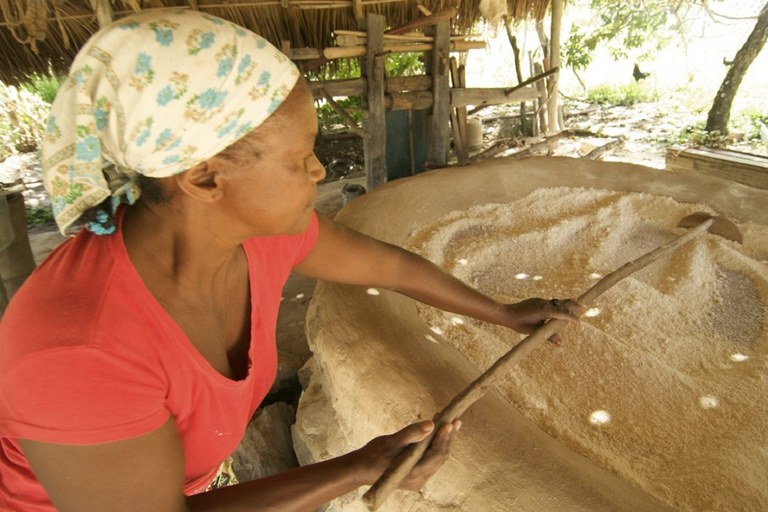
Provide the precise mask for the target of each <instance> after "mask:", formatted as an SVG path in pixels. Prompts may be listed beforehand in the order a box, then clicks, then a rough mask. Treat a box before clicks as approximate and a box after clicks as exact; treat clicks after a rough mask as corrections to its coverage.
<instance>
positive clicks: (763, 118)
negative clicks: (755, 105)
mask: <svg viewBox="0 0 768 512" xmlns="http://www.w3.org/2000/svg"><path fill="white" fill-rule="evenodd" d="M732 124H733V126H734V127H735V128H736V129H737V130H738V131H743V132H744V138H745V139H746V140H750V141H761V142H762V143H763V144H766V145H768V137H765V136H764V134H765V133H766V132H768V112H744V113H743V114H742V115H741V116H739V117H737V118H735V119H733V120H732ZM761 130H762V131H761Z"/></svg>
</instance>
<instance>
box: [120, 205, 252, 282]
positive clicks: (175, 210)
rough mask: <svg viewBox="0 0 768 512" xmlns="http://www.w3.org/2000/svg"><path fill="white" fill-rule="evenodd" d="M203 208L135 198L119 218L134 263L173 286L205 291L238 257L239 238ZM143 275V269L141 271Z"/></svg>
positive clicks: (239, 248) (239, 254)
mask: <svg viewBox="0 0 768 512" xmlns="http://www.w3.org/2000/svg"><path fill="white" fill-rule="evenodd" d="M215 226H216V223H215V221H214V219H212V218H211V216H210V215H203V212H190V211H189V210H185V209H184V208H182V207H178V206H176V205H174V204H172V203H171V204H162V205H156V204H151V203H147V202H145V201H141V200H140V201H139V202H137V203H136V204H135V205H133V206H131V207H128V209H127V210H126V212H125V215H124V217H123V239H124V241H125V246H126V250H127V251H128V255H129V257H130V259H131V261H132V262H133V264H134V266H136V268H137V269H139V270H140V271H141V270H143V269H152V270H150V273H151V274H156V273H157V274H159V275H161V276H163V277H165V278H166V279H170V280H171V281H173V282H174V283H176V284H177V285H182V284H184V285H186V286H192V287H195V288H198V287H199V288H201V289H203V290H204V289H205V288H206V287H207V286H209V285H210V283H212V282H215V281H216V280H217V279H219V278H220V277H221V274H222V272H223V271H224V272H226V271H227V270H228V269H229V268H230V267H231V266H232V264H233V263H234V262H235V261H236V260H237V259H238V258H239V257H240V256H241V254H242V248H241V244H240V242H239V241H237V240H235V239H227V238H226V233H225V231H226V230H217V229H215ZM142 273H143V272H142Z"/></svg>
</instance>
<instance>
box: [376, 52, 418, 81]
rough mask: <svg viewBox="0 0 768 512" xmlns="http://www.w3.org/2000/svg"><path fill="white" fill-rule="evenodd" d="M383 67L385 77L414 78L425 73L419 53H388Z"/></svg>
mask: <svg viewBox="0 0 768 512" xmlns="http://www.w3.org/2000/svg"><path fill="white" fill-rule="evenodd" d="M384 66H385V68H386V70H387V76H414V75H423V74H424V73H425V72H426V70H425V69H424V61H423V60H422V58H421V54H420V53H413V52H411V53H390V54H389V55H387V61H386V63H385V65H384Z"/></svg>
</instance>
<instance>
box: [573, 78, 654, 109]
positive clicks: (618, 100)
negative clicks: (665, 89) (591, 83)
mask: <svg viewBox="0 0 768 512" xmlns="http://www.w3.org/2000/svg"><path fill="white" fill-rule="evenodd" d="M657 99H658V94H657V93H656V92H651V91H648V90H646V89H643V88H642V87H641V86H640V85H639V84H638V83H637V82H631V83H629V84H624V85H619V86H611V85H601V86H598V87H595V88H593V89H590V90H589V91H588V92H587V101H588V102H590V103H597V104H598V105H620V106H623V107H631V106H632V105H635V104H637V103H645V102H649V101H656V100H657Z"/></svg>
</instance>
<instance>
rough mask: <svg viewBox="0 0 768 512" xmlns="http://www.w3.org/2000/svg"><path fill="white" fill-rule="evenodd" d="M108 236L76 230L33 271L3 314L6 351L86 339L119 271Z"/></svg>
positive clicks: (0, 327)
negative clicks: (71, 236)
mask: <svg viewBox="0 0 768 512" xmlns="http://www.w3.org/2000/svg"><path fill="white" fill-rule="evenodd" d="M109 238H110V237H97V236H93V235H90V234H88V233H81V234H78V235H77V236H75V237H74V238H72V239H69V240H67V241H65V242H64V243H63V244H61V245H60V246H59V247H57V248H56V249H55V250H54V251H53V252H52V253H51V254H50V255H49V256H48V258H46V259H45V260H44V261H43V262H42V263H41V264H40V265H39V266H38V267H37V268H36V269H35V270H34V272H32V274H31V275H30V276H29V277H28V278H27V280H26V282H25V283H24V285H23V286H22V287H21V288H19V290H18V291H17V292H16V294H15V295H14V296H13V298H12V300H11V301H10V303H9V304H8V308H7V309H6V311H5V313H4V314H3V319H2V323H0V343H1V344H2V346H3V351H4V352H5V353H8V352H9V351H12V350H14V348H15V347H17V346H19V345H21V347H20V348H23V349H24V351H30V350H38V349H45V348H50V347H56V346H66V345H69V344H82V343H83V342H84V341H85V340H87V338H88V336H87V334H88V333H89V331H92V330H93V328H94V326H95V324H96V323H97V322H98V319H99V316H100V315H101V314H102V306H103V304H104V301H105V298H106V297H107V295H108V294H109V290H110V288H111V287H112V283H113V281H114V279H115V276H116V275H117V274H118V273H117V268H116V260H115V258H114V257H113V255H112V252H113V251H112V245H113V244H112V242H113V241H112V240H110V239H109Z"/></svg>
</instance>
